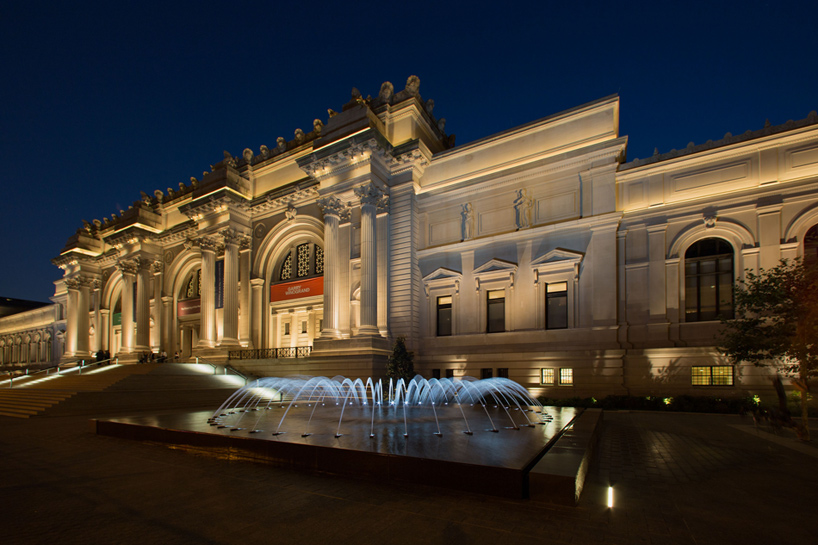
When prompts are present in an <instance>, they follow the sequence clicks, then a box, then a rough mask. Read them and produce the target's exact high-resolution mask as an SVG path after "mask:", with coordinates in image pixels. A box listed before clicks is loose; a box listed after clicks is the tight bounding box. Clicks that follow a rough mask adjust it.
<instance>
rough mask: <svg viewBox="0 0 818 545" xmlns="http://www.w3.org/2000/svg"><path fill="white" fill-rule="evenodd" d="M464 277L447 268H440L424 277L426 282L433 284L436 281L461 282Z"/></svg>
mask: <svg viewBox="0 0 818 545" xmlns="http://www.w3.org/2000/svg"><path fill="white" fill-rule="evenodd" d="M462 277H463V275H462V274H461V273H459V272H457V271H453V270H452V269H447V268H446V267H438V268H437V269H435V270H434V271H432V272H431V273H429V274H427V275H426V276H424V277H423V281H424V282H427V283H428V282H433V281H435V280H443V281H445V280H451V281H452V282H453V281H455V280H460V279H461V278H462Z"/></svg>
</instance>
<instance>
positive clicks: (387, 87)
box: [378, 81, 395, 102]
mask: <svg viewBox="0 0 818 545" xmlns="http://www.w3.org/2000/svg"><path fill="white" fill-rule="evenodd" d="M394 92H395V86H394V85H392V83H391V82H389V81H385V82H383V83H381V91H380V93H378V98H379V99H381V100H382V101H384V102H389V101H390V100H392V94H393V93H394Z"/></svg>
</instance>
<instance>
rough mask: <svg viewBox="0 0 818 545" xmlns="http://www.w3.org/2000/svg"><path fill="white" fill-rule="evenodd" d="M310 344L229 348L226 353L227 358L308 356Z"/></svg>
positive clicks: (310, 349) (255, 358) (258, 358)
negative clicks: (285, 346)
mask: <svg viewBox="0 0 818 545" xmlns="http://www.w3.org/2000/svg"><path fill="white" fill-rule="evenodd" d="M311 352H312V347H311V346H289V347H287V348H256V349H245V350H231V351H230V352H228V354H227V359H229V360H272V359H288V358H290V359H292V358H309V357H310V353H311Z"/></svg>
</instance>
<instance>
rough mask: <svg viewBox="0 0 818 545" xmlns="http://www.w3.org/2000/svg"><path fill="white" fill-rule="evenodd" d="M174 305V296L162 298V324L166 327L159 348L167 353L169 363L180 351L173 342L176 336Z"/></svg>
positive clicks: (161, 335) (160, 338) (163, 329)
mask: <svg viewBox="0 0 818 545" xmlns="http://www.w3.org/2000/svg"><path fill="white" fill-rule="evenodd" d="M172 304H173V296H171V295H163V296H162V324H163V325H164V327H163V328H162V332H161V334H160V337H159V346H160V349H161V350H164V351H165V352H167V354H168V361H170V358H172V357H173V354H174V353H175V352H176V350H177V349H178V347H177V346H176V344H175V343H174V342H173V338H174V335H173V333H172V328H173V314H172V312H171V305H172Z"/></svg>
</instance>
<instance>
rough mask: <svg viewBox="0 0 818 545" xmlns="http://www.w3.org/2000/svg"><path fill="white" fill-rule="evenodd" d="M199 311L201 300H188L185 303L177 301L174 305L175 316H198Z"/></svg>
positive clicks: (200, 309)
mask: <svg viewBox="0 0 818 545" xmlns="http://www.w3.org/2000/svg"><path fill="white" fill-rule="evenodd" d="M201 311H202V300H201V299H188V300H186V301H179V302H178V303H176V315H177V316H190V315H191V314H199V313H200V312H201Z"/></svg>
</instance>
